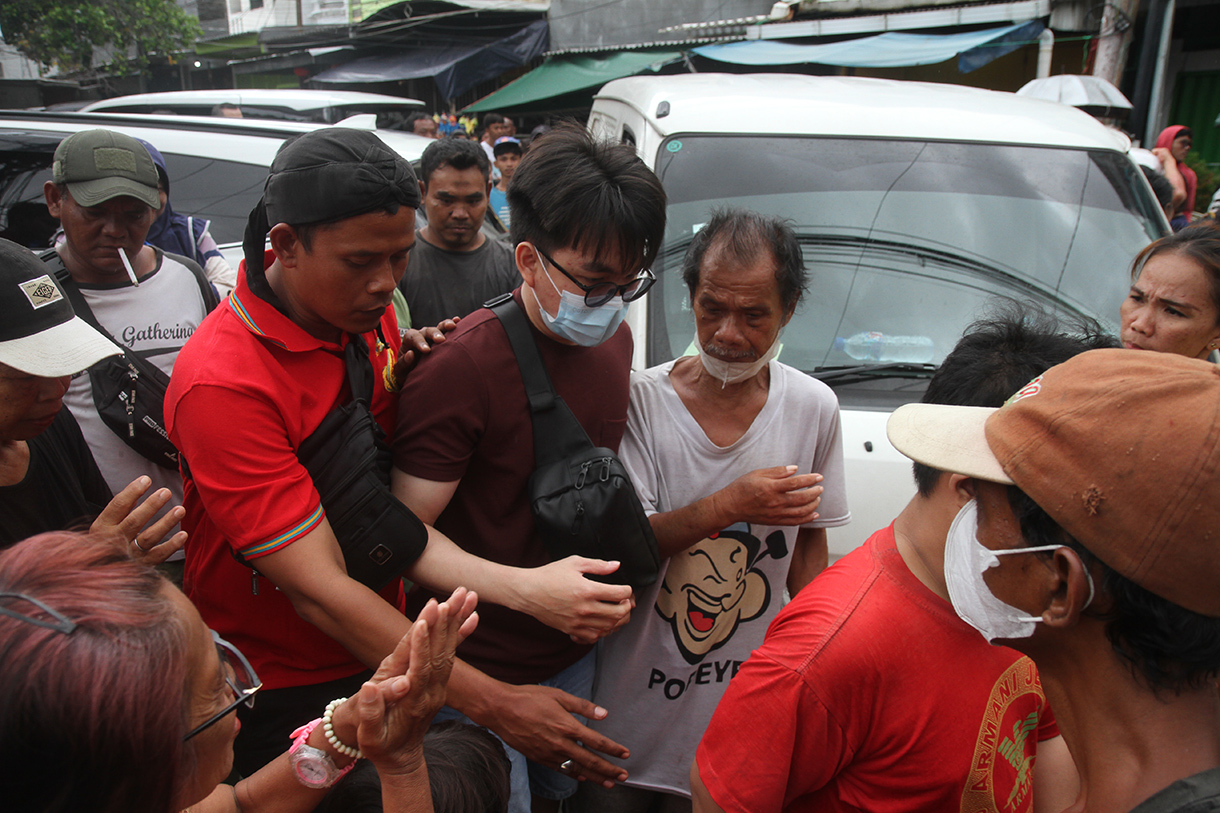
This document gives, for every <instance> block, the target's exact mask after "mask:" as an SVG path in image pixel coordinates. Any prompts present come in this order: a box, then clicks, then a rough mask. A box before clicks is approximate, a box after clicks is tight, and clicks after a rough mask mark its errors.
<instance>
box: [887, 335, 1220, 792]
mask: <svg viewBox="0 0 1220 813" xmlns="http://www.w3.org/2000/svg"><path fill="white" fill-rule="evenodd" d="M1217 404H1220V375H1218V374H1217V372H1216V367H1215V365H1212V364H1210V363H1208V362H1205V361H1198V360H1194V359H1186V358H1179V357H1176V356H1174V357H1166V356H1165V355H1164V354H1155V353H1151V352H1144V351H1131V350H1094V351H1091V352H1089V353H1084V354H1082V355H1080V356H1077V357H1075V358H1073V359H1071V360H1069V361H1067V362H1065V363H1063V364H1060V365H1058V366H1056V367H1053V368H1051V369H1050V370H1048V371H1047V372H1046V373H1045V374H1044V375H1041V376H1039V377H1038V378H1035V379H1034V380H1033V381H1031V382H1030V383H1029V384H1027V385H1026V386H1025V387H1023V388H1022V389H1021V390H1020V391H1019V392H1017V393H1016V394H1015V395H1014V396H1012V397H1011V398H1010V399H1009V400H1008V402H1007V403H1006V404H1005V405H1004V406H1003V407H1001V408H999V409H986V408H971V407H945V406H933V405H929V404H912V405H908V406H905V407H902V408H901V409H899V410H897V411H895V413H894V414H893V416H892V417H891V418H890V421H889V426H888V433H889V436H890V440H891V441H892V442H893V444H894V446H895V447H896V448H897V449H898V450H899V451H901V452H902V453H903V454H905V455H907V456H908V457H911V458H912V459H914V460H916V461H919V462H921V463H924V464H926V465H931V466H935V467H937V468H941V469H944V470H947V471H951V472H957V473H959V474H961V475H965V476H966V477H967V478H969V479H968V480H967V481H966V482H967V483H968V484H969V486H970V488H971V490H972V493H973V497H974V499H973V500H971V501H970V502H969V503H967V504H966V505H965V507H963V508H962V510H961V511H960V513H959V514H958V516H957V517H956V519H955V520H954V522H953V525H952V527H951V529H950V531H949V534H948V538H947V540H946V545H945V575H946V578H947V582H948V589H949V595H950V598H951V599H952V601H953V606H954V608H955V609H956V610H957V612H958V614H959V615H960V616H961V617H962V618H963V619H964V620H966V621H967V622H968V623H969V624H970V625H971V626H973V627H975V628H976V629H977V630H978V631H979V632H980V633H981V634H982V635H983V636H984V637H985V638H987V639H988V640H990V641H991V642H992V643H995V644H1003V645H1005V646H1010V647H1012V648H1014V649H1017V650H1018V651H1020V652H1023V653H1025V654H1027V655H1029V656H1030V657H1031V658H1033V660H1034V662H1035V663H1037V665H1038V668H1039V670H1040V672H1041V674H1042V680H1043V683H1044V685H1045V686H1046V694H1047V697H1048V698H1049V699H1050V701H1051V703H1052V704H1053V705H1054V708H1055V710H1056V714H1057V716H1058V719H1059V721H1060V727H1061V729H1062V731H1063V736H1064V738H1065V739H1066V741H1067V744H1068V747H1069V748H1070V749H1071V752H1072V756H1073V757H1074V759H1075V761H1076V765H1077V766H1078V767H1079V769H1080V779H1081V787H1080V792H1079V795H1078V797H1077V799H1076V803H1075V804H1074V805H1073V806H1072V808H1071V809H1073V810H1084V809H1086V808H1087V810H1089V811H1090V813H1108V812H1109V811H1128V810H1131V811H1137V812H1138V813H1162V811H1211V810H1218V809H1220V694H1217V691H1216V676H1217V673H1218V672H1220V589H1218V585H1220V556H1217V551H1216V543H1215V536H1216V534H1217V530H1216V529H1217V528H1218V527H1220V476H1218V475H1220V471H1217V469H1218V468H1220V410H1218V409H1217Z"/></svg>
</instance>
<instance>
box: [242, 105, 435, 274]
mask: <svg viewBox="0 0 1220 813" xmlns="http://www.w3.org/2000/svg"><path fill="white" fill-rule="evenodd" d="M398 206H408V207H410V208H412V209H414V208H415V207H417V206H419V181H418V180H416V178H415V172H414V171H413V170H412V169H411V164H410V162H408V161H407V160H406V159H405V158H403V157H402V156H401V155H399V154H398V153H396V152H394V150H392V149H390V148H389V147H387V146H386V145H385V142H383V141H382V140H381V139H380V138H378V137H377V136H376V135H374V134H373V133H371V132H369V131H368V130H352V129H348V128H345V127H331V128H327V129H323V130H315V131H314V132H312V133H308V134H306V135H303V136H301V137H300V138H297V139H295V140H293V141H289V142H286V143H285V144H284V146H282V147H281V148H280V151H279V154H278V155H276V156H275V160H274V161H272V162H271V170H270V174H269V175H268V176H267V182H266V184H265V185H264V186H263V197H262V199H261V200H260V201H259V202H258V205H256V206H255V207H254V209H253V211H251V212H250V219H249V220H248V221H247V223H246V236H245V240H244V241H243V242H242V250H243V252H244V253H245V256H246V268H247V269H252V270H255V271H261V270H262V268H263V247H264V245H266V241H267V232H269V231H271V226H272V225H274V224H276V223H288V224H290V225H293V226H304V225H308V224H311V223H331V222H334V221H337V220H345V219H347V218H349V217H356V216H358V215H362V214H366V213H368V212H373V211H376V210H378V209H386V208H393V209H397V207H398Z"/></svg>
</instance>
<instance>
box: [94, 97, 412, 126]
mask: <svg viewBox="0 0 1220 813" xmlns="http://www.w3.org/2000/svg"><path fill="white" fill-rule="evenodd" d="M225 103H228V104H235V105H238V106H239V107H241V108H243V112H244V114H245V115H246V117H247V118H266V117H270V118H272V119H276V120H279V119H282V118H289V119H293V118H300V119H301V120H306V121H316V122H319V123H326V124H334V123H337V122H339V121H341V120H343V119H345V118H348V117H349V116H352V115H355V114H357V113H388V112H395V113H401V114H402V115H404V116H405V115H408V114H410V113H413V112H415V111H417V110H422V109H423V108H424V103H423V102H422V101H420V100H419V99H408V98H404V97H401V96H387V95H384V94H381V93H362V92H360V91H351V90H306V89H287V90H269V89H261V88H244V89H243V88H232V89H223V90H173V91H166V92H163V93H135V94H132V95H130V96H116V97H115V98H112V99H102V100H101V101H97V102H93V103H92V104H89V105H86V106H85V107H83V108H81V112H82V113H152V112H153V111H156V110H172V111H174V112H175V113H177V114H178V115H195V116H210V115H211V112H212V108H213V107H215V106H216V105H218V104H225Z"/></svg>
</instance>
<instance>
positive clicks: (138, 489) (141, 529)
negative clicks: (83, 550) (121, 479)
mask: <svg viewBox="0 0 1220 813" xmlns="http://www.w3.org/2000/svg"><path fill="white" fill-rule="evenodd" d="M151 485H152V480H151V479H149V478H148V477H145V476H141V477H137V478H136V479H135V480H132V481H131V483H129V484H128V486H127V488H125V489H123V490H122V491H120V492H119V493H118V495H117V496H115V498H114V499H112V500H111V501H110V502H109V504H107V505H106V507H105V508H104V509H102V513H100V514H98V517H97V519H95V520H94V521H93V524H92V525H91V526H89V530H90V532H92V533H95V534H99V535H105V536H117V537H120V538H121V539H122V540H123V542H124V543H125V544H126V545H127V550H128V552H129V553H130V554H131V556H132V558H134V559H138V560H139V561H142V562H144V563H145V564H149V565H157V564H160V563H161V562H164V561H165V560H166V559H168V558H169V557H170V556H171V555H173V554H174V553H177V552H178V551H180V550H182V546H183V545H185V544H186V531H179V532H178V533H176V534H174V535H173V536H171V537H169V538H166V535H167V534H168V533H169V532H170V529H171V528H173V527H174V526H175V525H177V524H178V523H179V522H181V521H182V518H183V517H184V516H186V509H184V508H183V507H182V506H180V505H176V506H174V507H173V508H171V509H170V510H169V511H166V512H165V515H164V516H163V517H161V518H160V519H158V520H157V521H156V522H152V523H151V524H150V520H152V518H153V517H154V516H156V514H157V512H158V511H160V510H161V509H162V508H164V507H165V505H166V503H168V502H169V501H170V498H171V497H172V496H173V495H172V494H171V493H170V490H169V489H168V488H162V489H160V490H158V491H156V492H154V493H153V494H151V495H150V496H149V497H148V498H147V499H145V500H144V501H143V502H140V497H142V496H144V493H145V492H147V491H148V489H149V487H150V486H151ZM137 503H138V504H137ZM146 525H147V526H148V527H145V526H146Z"/></svg>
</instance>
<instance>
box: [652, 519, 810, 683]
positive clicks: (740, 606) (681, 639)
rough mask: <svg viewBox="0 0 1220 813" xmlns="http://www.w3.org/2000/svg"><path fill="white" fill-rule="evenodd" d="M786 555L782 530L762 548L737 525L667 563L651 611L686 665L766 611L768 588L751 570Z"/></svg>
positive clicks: (771, 536)
mask: <svg viewBox="0 0 1220 813" xmlns="http://www.w3.org/2000/svg"><path fill="white" fill-rule="evenodd" d="M787 553H788V546H787V543H786V542H785V541H784V534H783V531H774V532H772V533H771V535H770V536H768V537H767V542H766V546H765V549H764V546H763V544H762V542H760V541H759V539H758V538H757V537H755V536H754V535H752V534H751V533H750V530H749V526H748V525H746V524H745V523H738V524H736V525H733V526H732V527H730V528H728V529H726V530H724V531H721V532H720V533H718V534H714V535H713V536H712V537H710V538H708V539H704V540H703V541H701V542H698V543H696V544H694V545H692V546H691V547H689V548H687V549H686V550H685V551H683V552H682V553H679V554H678V555H677V556H674V557H672V558H671V559H670V560H669V568H668V569H667V570H666V572H665V580H664V581H663V582H662V584H661V589H660V591H659V592H658V593H657V603H656V611H657V613H658V614H659V615H660V616H661V617H662V618H664V619H665V620H666V621H668V622H669V623H670V626H671V627H672V628H673V631H674V640H675V641H676V642H677V644H678V649H679V651H681V653H682V656H683V657H684V658H686V660H687V662H688V663H692V664H694V663H699V662H700V661H701V660H703V658H704V657H705V656H706V655H707V654H708V653H709V652H711V651H712V650H714V649H716V648H718V647H721V646H723V645H724V644H725V643H726V642H727V641H728V640H729V639H730V638H732V636H733V633H734V632H735V631H736V629H737V627H738V626H739V625H740V624H741V623H742V622H743V621H749V620H751V619H754V618H757V617H758V616H759V615H761V614H762V613H763V611H764V610H766V609H767V605H768V604H770V602H771V585H770V584H769V583H768V582H767V577H766V575H764V574H763V573H762V572H760V571H758V570H756V569H755V565H757V564H758V562H759V561H760V560H761V559H763V558H766V557H768V556H770V557H774V558H776V559H782V558H784V556H786V555H787Z"/></svg>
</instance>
